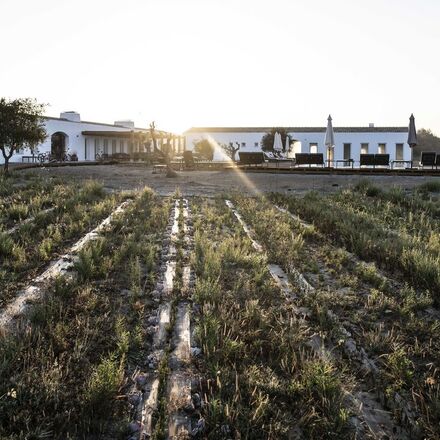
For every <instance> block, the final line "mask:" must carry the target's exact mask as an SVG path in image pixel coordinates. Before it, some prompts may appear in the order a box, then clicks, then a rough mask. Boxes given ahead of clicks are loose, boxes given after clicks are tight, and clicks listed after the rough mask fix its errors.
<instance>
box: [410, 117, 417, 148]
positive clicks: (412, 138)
mask: <svg viewBox="0 0 440 440" xmlns="http://www.w3.org/2000/svg"><path fill="white" fill-rule="evenodd" d="M408 145H409V146H410V147H415V146H416V145H417V131H416V124H415V122H414V115H413V114H412V113H411V116H410V118H409V127H408Z"/></svg>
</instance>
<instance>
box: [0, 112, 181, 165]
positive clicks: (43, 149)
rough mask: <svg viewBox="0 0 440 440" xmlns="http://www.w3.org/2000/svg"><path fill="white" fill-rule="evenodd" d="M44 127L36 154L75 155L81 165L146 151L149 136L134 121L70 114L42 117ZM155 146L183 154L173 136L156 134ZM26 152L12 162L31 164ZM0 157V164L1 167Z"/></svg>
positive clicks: (179, 143)
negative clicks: (83, 118)
mask: <svg viewBox="0 0 440 440" xmlns="http://www.w3.org/2000/svg"><path fill="white" fill-rule="evenodd" d="M44 121H45V122H44V125H45V129H46V133H47V137H46V140H45V141H44V142H43V143H42V144H41V145H39V146H38V153H47V152H50V153H52V154H54V155H56V156H58V155H63V154H64V153H69V154H73V153H75V154H76V155H77V157H78V160H80V161H94V160H95V158H96V156H97V155H98V154H108V155H111V154H115V153H127V154H130V155H131V156H133V154H135V153H143V152H145V151H147V149H148V146H149V143H150V141H149V137H150V134H149V133H150V132H149V129H147V128H136V127H135V126H134V123H133V121H130V120H125V121H116V122H115V123H114V124H106V123H102V122H88V121H81V117H80V114H79V113H77V112H73V111H69V112H63V113H61V114H60V117H59V118H53V117H45V118H44ZM157 136H158V139H157V140H158V146H159V148H160V147H161V145H162V143H164V142H170V140H171V141H172V142H173V148H174V150H175V151H183V149H184V139H183V138H182V137H179V136H172V135H170V134H167V133H165V132H163V131H159V130H158V131H157ZM32 156H33V155H32V153H31V152H30V151H29V150H28V149H24V150H22V151H19V152H17V153H16V154H14V155H13V156H12V158H11V162H31V161H35V160H36V158H35V157H32ZM3 161H4V160H3V156H2V155H1V154H0V163H3Z"/></svg>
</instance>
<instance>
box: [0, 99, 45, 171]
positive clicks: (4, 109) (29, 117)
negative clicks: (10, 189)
mask: <svg viewBox="0 0 440 440" xmlns="http://www.w3.org/2000/svg"><path fill="white" fill-rule="evenodd" d="M45 107H46V106H45V105H44V104H39V103H37V102H36V101H35V100H34V99H30V98H18V99H13V100H8V99H6V98H0V151H1V152H2V154H3V158H4V160H5V173H7V172H8V169H9V160H10V159H11V157H12V156H13V155H14V153H16V152H17V151H19V150H21V149H22V148H29V149H30V150H31V151H32V152H34V151H35V150H36V149H37V147H38V145H39V144H40V143H42V142H44V140H45V139H46V130H45V128H44V120H43V112H44V109H45Z"/></svg>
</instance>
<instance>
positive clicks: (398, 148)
mask: <svg viewBox="0 0 440 440" xmlns="http://www.w3.org/2000/svg"><path fill="white" fill-rule="evenodd" d="M396 160H403V144H396Z"/></svg>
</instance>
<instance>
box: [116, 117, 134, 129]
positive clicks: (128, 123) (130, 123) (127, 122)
mask: <svg viewBox="0 0 440 440" xmlns="http://www.w3.org/2000/svg"><path fill="white" fill-rule="evenodd" d="M115 125H120V126H122V127H125V128H134V122H133V121H131V120H130V119H126V120H124V121H115Z"/></svg>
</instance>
